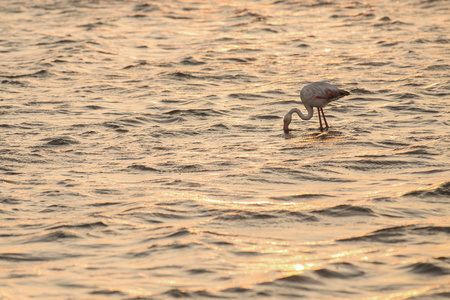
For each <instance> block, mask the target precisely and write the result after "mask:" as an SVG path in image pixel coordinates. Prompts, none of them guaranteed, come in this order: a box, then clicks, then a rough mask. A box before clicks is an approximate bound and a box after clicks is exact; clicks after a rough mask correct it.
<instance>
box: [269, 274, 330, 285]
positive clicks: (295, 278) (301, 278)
mask: <svg viewBox="0 0 450 300" xmlns="http://www.w3.org/2000/svg"><path fill="white" fill-rule="evenodd" d="M276 281H278V282H287V283H294V284H307V285H309V284H318V285H321V284H322V283H321V282H320V281H318V280H316V279H314V278H311V277H309V276H305V275H291V276H286V277H281V278H278V279H277V280H276Z"/></svg>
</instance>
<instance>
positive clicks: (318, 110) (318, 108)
mask: <svg viewBox="0 0 450 300" xmlns="http://www.w3.org/2000/svg"><path fill="white" fill-rule="evenodd" d="M317 114H318V116H319V123H320V130H322V129H323V127H322V119H321V118H320V107H317ZM322 114H323V112H322Z"/></svg>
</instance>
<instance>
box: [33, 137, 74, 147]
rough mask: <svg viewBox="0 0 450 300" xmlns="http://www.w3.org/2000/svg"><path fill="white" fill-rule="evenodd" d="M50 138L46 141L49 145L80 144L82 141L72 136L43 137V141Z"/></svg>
mask: <svg viewBox="0 0 450 300" xmlns="http://www.w3.org/2000/svg"><path fill="white" fill-rule="evenodd" d="M46 140H48V142H47V143H45V144H46V145H48V146H68V145H74V144H79V143H80V142H79V141H77V140H76V139H74V138H72V137H57V138H47V139H43V140H42V141H46Z"/></svg>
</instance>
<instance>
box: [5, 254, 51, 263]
mask: <svg viewBox="0 0 450 300" xmlns="http://www.w3.org/2000/svg"><path fill="white" fill-rule="evenodd" d="M2 260H5V261H9V262H24V261H27V262H30V261H47V260H49V259H48V258H45V257H35V256H32V255H30V254H26V253H0V261H2Z"/></svg>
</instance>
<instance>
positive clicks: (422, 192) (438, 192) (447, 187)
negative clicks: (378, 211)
mask: <svg viewBox="0 0 450 300" xmlns="http://www.w3.org/2000/svg"><path fill="white" fill-rule="evenodd" d="M403 196H406V197H407V196H413V197H420V198H428V197H449V196H450V181H447V182H444V183H442V184H440V185H439V186H437V187H436V186H435V187H432V188H429V189H419V190H416V191H411V192H407V193H405V194H403Z"/></svg>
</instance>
